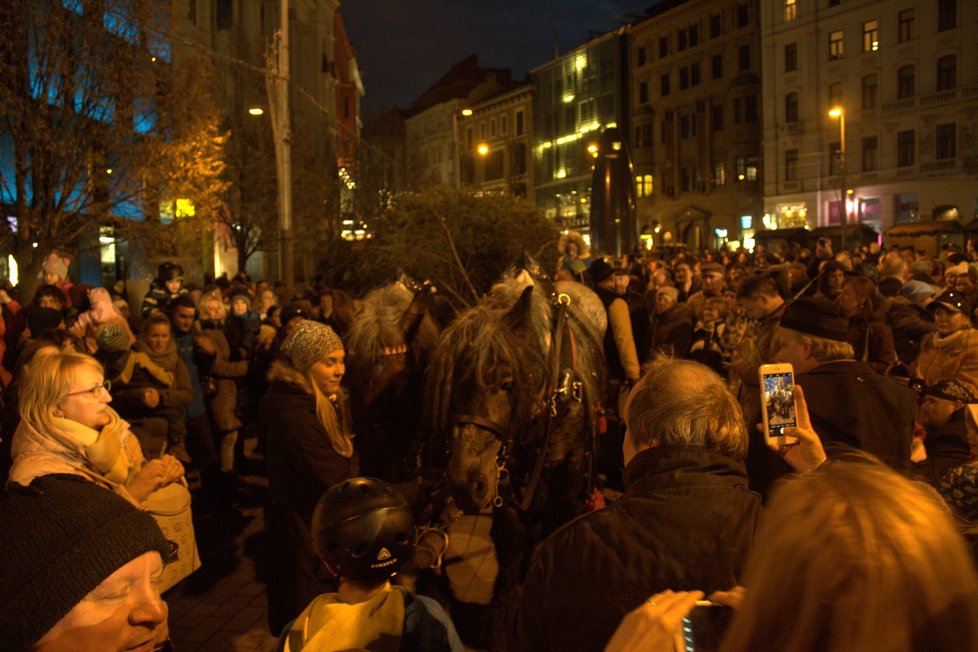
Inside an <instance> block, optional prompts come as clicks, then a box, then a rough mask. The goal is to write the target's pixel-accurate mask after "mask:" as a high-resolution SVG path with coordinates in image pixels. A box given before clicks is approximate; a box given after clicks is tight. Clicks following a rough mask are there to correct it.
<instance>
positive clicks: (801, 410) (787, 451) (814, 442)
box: [772, 385, 826, 473]
mask: <svg viewBox="0 0 978 652" xmlns="http://www.w3.org/2000/svg"><path fill="white" fill-rule="evenodd" d="M795 408H796V410H797V417H798V418H797V421H798V424H797V425H796V426H795V427H793V428H785V434H786V436H787V437H789V438H794V439H796V440H797V442H798V445H797V446H794V445H792V446H788V445H785V446H772V448H773V449H774V450H775V451H776V452H778V453H781V455H782V456H783V457H784V460H785V462H787V463H788V464H790V465H791V466H792V468H794V470H795V471H798V472H800V473H804V472H806V471H813V470H814V469H817V468H818V467H819V465H821V464H822V462H824V461H825V459H826V457H825V449H824V448H822V440H820V439H819V438H818V433H816V432H815V430H814V429H813V428H812V422H811V419H810V418H809V416H808V403H807V402H806V401H805V393H804V392H803V391H802V389H801V385H795Z"/></svg>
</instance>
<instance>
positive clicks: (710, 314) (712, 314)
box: [703, 306, 720, 321]
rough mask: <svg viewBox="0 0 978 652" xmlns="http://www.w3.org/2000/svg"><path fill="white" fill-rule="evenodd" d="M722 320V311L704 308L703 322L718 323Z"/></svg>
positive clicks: (714, 307)
mask: <svg viewBox="0 0 978 652" xmlns="http://www.w3.org/2000/svg"><path fill="white" fill-rule="evenodd" d="M718 319H720V311H719V310H717V309H716V306H703V321H717V320H718Z"/></svg>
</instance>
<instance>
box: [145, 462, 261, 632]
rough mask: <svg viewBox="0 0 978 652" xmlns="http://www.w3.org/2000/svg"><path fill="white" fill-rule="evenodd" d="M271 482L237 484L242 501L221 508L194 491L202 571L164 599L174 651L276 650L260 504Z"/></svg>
mask: <svg viewBox="0 0 978 652" xmlns="http://www.w3.org/2000/svg"><path fill="white" fill-rule="evenodd" d="M267 486H268V481H267V480H266V479H265V478H263V477H261V476H258V475H246V476H242V477H241V478H239V480H238V489H239V494H240V495H242V496H243V498H242V500H241V501H239V502H237V503H236V506H235V507H233V508H229V507H225V508H223V509H220V508H217V507H215V506H213V505H212V504H210V503H209V502H208V500H207V497H206V496H204V495H203V494H201V492H199V491H197V492H194V503H193V510H194V528H195V533H196V536H197V544H198V549H199V551H200V556H201V568H200V569H199V570H198V571H197V572H196V573H194V574H193V575H191V576H190V577H189V578H187V579H186V580H184V581H183V582H182V583H180V584H179V585H177V586H175V587H174V588H173V589H171V590H170V591H168V592H167V593H166V595H164V598H165V599H166V602H167V604H168V605H169V607H170V638H171V640H172V641H173V649H174V650H176V652H192V651H194V650H205V651H208V652H210V651H214V652H218V651H224V650H235V651H239V650H240V651H249V652H250V651H252V650H260V651H262V652H264V651H269V650H274V649H275V643H276V638H275V637H273V636H272V635H271V633H270V632H269V631H268V623H267V613H268V603H267V601H266V598H265V584H264V582H263V581H262V580H261V577H262V567H263V566H264V554H265V548H264V533H263V530H264V519H263V510H262V504H263V503H264V498H265V495H266V493H267Z"/></svg>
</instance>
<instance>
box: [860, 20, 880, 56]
mask: <svg viewBox="0 0 978 652" xmlns="http://www.w3.org/2000/svg"><path fill="white" fill-rule="evenodd" d="M879 49H880V27H879V21H876V20H867V21H866V22H865V23H863V52H876V51H877V50H879Z"/></svg>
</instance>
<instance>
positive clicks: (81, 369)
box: [0, 233, 978, 651]
mask: <svg viewBox="0 0 978 652" xmlns="http://www.w3.org/2000/svg"><path fill="white" fill-rule="evenodd" d="M559 247H560V258H559V260H558V268H557V270H556V274H555V278H556V279H557V280H566V281H575V282H581V283H585V284H588V285H589V286H590V287H591V288H592V289H593V290H594V292H595V294H596V295H597V297H598V298H599V299H600V301H601V303H602V304H603V305H604V307H605V310H606V313H607V329H606V333H605V339H604V343H603V344H604V355H605V360H606V363H607V371H608V378H609V383H608V393H607V396H606V397H605V400H604V401H603V403H604V407H605V410H606V420H607V428H606V430H605V432H604V434H603V435H602V438H601V441H600V442H599V444H600V452H599V458H600V459H599V464H598V468H599V470H600V471H601V473H602V482H603V483H604V485H605V487H606V489H607V490H608V491H607V497H608V499H609V505H608V506H607V507H606V508H604V509H599V510H597V511H593V512H590V513H587V514H583V515H582V516H581V517H579V518H578V519H576V520H574V521H572V522H570V523H568V524H566V525H564V526H563V527H561V528H559V529H558V530H557V531H556V532H554V533H553V534H551V535H550V536H549V537H548V538H547V539H545V540H544V541H543V542H541V543H540V544H539V545H538V546H537V548H536V551H535V553H534V555H533V556H532V559H531V561H530V563H529V568H528V570H527V571H526V578H525V584H524V587H523V591H522V601H521V603H520V605H519V606H518V608H517V609H515V610H514V611H515V613H516V617H515V620H514V622H513V623H512V624H511V631H509V632H507V634H506V636H505V638H506V639H508V640H510V641H511V647H512V648H513V649H517V650H534V651H537V650H551V649H552V650H570V649H573V650H603V649H606V648H607V649H608V650H613V651H619V650H638V649H642V650H647V649H652V650H672V649H674V646H677V645H680V643H679V642H677V640H676V639H675V636H674V635H675V633H676V631H677V630H681V627H680V623H681V622H682V621H683V618H687V617H691V616H690V612H691V611H692V610H694V609H696V608H697V607H695V604H696V600H697V599H701V598H703V597H704V596H707V595H709V596H710V600H711V601H712V602H714V603H717V604H728V605H731V606H733V607H736V615H735V616H734V618H733V620H732V623H731V625H730V627H729V629H728V630H727V633H726V638H725V640H724V643H723V648H722V649H725V650H772V651H773V650H784V649H796V650H806V649H811V650H847V649H865V648H866V647H868V646H869V645H870V644H874V645H877V646H879V647H881V649H886V650H929V649H944V650H974V649H978V579H976V576H975V571H974V559H975V550H976V549H978V547H976V546H974V542H975V541H978V535H976V532H978V530H976V529H975V526H974V525H973V523H974V522H975V521H976V520H978V465H976V464H973V463H972V460H973V459H974V458H975V453H976V452H978V419H976V417H978V411H975V410H974V409H973V408H974V407H978V406H976V404H978V335H976V328H975V327H976V326H978V319H976V317H978V314H976V309H978V282H976V281H978V254H976V252H975V251H974V249H973V248H972V247H971V246H970V244H969V247H968V248H967V249H966V251H963V252H961V251H956V250H954V249H953V248H951V249H946V250H944V251H942V252H941V253H940V255H930V256H928V255H925V254H924V253H923V252H920V251H916V250H914V249H912V248H906V249H891V250H889V251H886V250H882V249H880V248H879V247H878V246H876V245H875V244H869V245H864V246H860V247H859V248H858V249H857V250H854V251H841V252H838V253H835V252H833V250H832V247H831V243H830V242H829V241H827V240H823V241H819V243H818V245H817V246H816V247H815V250H814V251H809V250H807V249H803V248H800V247H788V246H785V247H782V248H780V249H779V250H778V251H770V252H769V251H764V250H763V247H758V250H755V251H754V252H753V253H752V254H748V253H747V252H743V251H737V252H734V251H728V250H723V251H718V252H715V251H704V252H701V253H696V252H691V251H688V250H676V251H673V250H668V251H653V252H651V253H646V254H645V255H643V256H636V257H626V258H625V259H622V260H611V259H608V258H603V257H594V258H592V257H591V256H590V255H589V252H588V247H587V241H586V239H585V238H583V237H581V236H580V235H579V234H576V233H569V234H566V235H565V237H564V238H563V239H562V240H561V242H560V244H559ZM69 265H70V261H69V260H68V259H67V258H65V257H64V256H63V255H61V254H58V253H55V254H52V255H51V256H50V257H49V258H48V259H46V260H45V265H44V272H43V278H42V279H41V281H42V283H41V284H40V286H39V287H38V289H37V290H36V291H35V292H34V295H33V297H31V298H30V300H29V301H24V299H26V298H25V297H19V296H18V292H17V289H16V288H12V287H9V285H8V286H7V287H5V288H2V289H0V304H2V317H3V319H2V320H0V327H2V328H3V330H4V332H3V334H2V343H3V347H4V351H3V357H2V367H0V382H2V383H3V385H4V390H3V399H4V400H3V406H2V411H0V439H2V447H0V452H2V455H0V463H2V468H3V472H4V474H5V477H6V478H7V486H8V490H7V494H6V496H5V497H4V498H3V501H2V504H0V524H2V527H0V538H2V539H3V540H2V541H0V546H2V547H3V549H4V550H5V551H8V552H10V553H11V554H10V555H8V557H7V558H6V559H4V562H3V565H2V566H0V594H2V597H3V599H4V605H5V606H6V607H7V608H6V609H5V611H6V613H5V614H4V616H3V620H0V630H2V631H0V637H3V638H4V640H9V641H15V649H23V650H28V649H68V648H66V647H58V646H59V645H63V644H64V641H65V640H68V639H70V637H71V635H72V634H71V632H72V631H74V630H75V629H76V628H78V627H82V626H83V624H84V623H85V622H86V621H85V618H86V617H88V616H87V615H86V614H87V612H86V610H91V609H94V608H104V609H106V610H108V611H112V610H115V612H116V614H115V617H116V619H117V620H119V623H120V624H119V626H118V627H117V628H116V629H112V626H111V625H106V626H105V628H104V629H105V631H104V632H102V633H101V635H104V636H105V637H106V639H105V640H106V641H108V640H109V639H110V638H115V639H118V640H119V641H121V642H122V643H125V644H126V645H129V646H130V647H134V646H138V645H144V644H145V645H147V648H146V649H153V647H154V646H163V645H164V644H165V642H166V641H167V638H168V630H167V627H166V608H165V604H163V603H162V602H161V601H160V598H159V591H160V589H163V590H165V589H167V588H169V587H171V586H173V585H175V584H176V583H177V582H179V581H180V580H182V579H183V578H185V577H186V576H187V575H189V574H190V573H192V572H193V571H194V570H195V569H196V567H197V566H198V565H199V563H200V560H199V559H198V558H197V553H196V549H195V546H194V538H193V531H192V527H190V526H189V525H188V524H189V522H190V521H189V518H190V514H191V507H190V505H191V495H192V494H191V491H193V495H194V496H205V497H206V499H207V500H208V501H211V502H212V503H213V504H215V505H228V506H230V505H233V504H234V503H235V500H236V498H237V492H238V482H239V480H238V478H237V473H238V471H240V469H241V467H242V466H243V465H248V464H250V463H251V462H253V461H254V460H256V459H261V460H264V466H263V467H262V472H263V473H265V474H267V477H268V485H269V492H268V502H267V505H266V513H265V524H266V531H267V535H268V539H267V541H268V547H269V549H270V550H271V551H274V552H273V554H271V555H270V556H269V559H270V566H269V573H268V578H267V582H268V588H267V590H268V598H269V599H268V603H269V627H270V630H271V631H272V632H273V634H275V635H279V634H280V633H281V634H282V637H281V641H280V649H284V650H296V651H297V650H302V649H305V650H329V649H351V648H369V649H374V648H373V647H371V645H372V642H375V641H378V640H388V641H393V643H391V645H392V647H390V649H424V650H428V649H432V650H441V649H444V650H460V649H462V643H461V641H460V640H459V638H458V635H457V634H456V631H455V629H454V627H453V626H452V623H451V619H450V615H451V614H448V613H446V612H445V611H444V610H443V609H442V607H441V606H440V605H439V604H438V603H437V602H435V601H434V600H432V599H431V598H429V597H427V596H423V595H417V594H415V593H413V592H411V591H408V590H406V589H404V588H403V587H400V586H397V582H396V576H397V573H398V571H399V570H401V569H402V568H403V567H405V565H406V564H408V563H409V561H410V558H411V555H412V553H413V550H414V543H415V542H414V522H413V517H412V514H411V507H410V505H409V504H408V503H407V501H406V499H405V496H403V495H401V494H400V493H399V491H398V489H397V487H396V486H395V485H394V484H393V483H397V482H400V481H401V480H402V479H403V478H402V477H400V476H399V477H389V478H376V479H373V478H360V477H358V476H359V472H360V471H359V459H358V457H359V456H358V452H359V451H360V450H361V447H362V444H361V442H360V441H359V440H358V438H357V437H356V436H355V434H354V433H356V432H357V424H356V423H355V422H354V420H353V417H352V416H351V408H350V396H349V389H350V388H349V387H348V386H347V383H346V382H345V381H344V374H345V364H346V352H347V348H348V344H349V343H348V342H347V341H346V338H347V335H348V333H349V332H350V328H351V325H352V324H353V322H354V320H355V319H356V316H357V311H358V306H359V301H358V299H357V298H355V297H352V296H350V295H349V294H347V293H346V292H344V291H342V290H339V289H336V288H330V287H316V288H314V289H313V290H310V291H309V292H307V293H305V294H304V295H297V296H291V297H290V296H284V287H283V286H281V285H280V284H274V285H273V284H270V283H268V282H265V281H259V282H252V281H251V280H250V279H249V278H248V277H247V275H245V274H239V275H237V276H236V277H235V278H234V279H227V278H221V279H210V282H205V283H202V284H201V285H194V284H192V283H188V282H187V279H185V278H184V272H183V269H182V268H181V267H180V265H178V264H175V263H164V264H162V265H160V266H159V269H158V270H157V275H156V278H155V279H154V280H153V282H152V284H151V286H150V289H149V292H148V293H147V294H146V296H145V298H144V299H143V300H142V302H141V304H139V306H138V309H132V308H131V307H130V304H129V301H128V298H127V296H126V293H125V287H124V284H118V285H116V286H113V287H111V288H99V287H87V286H84V285H82V284H73V283H72V282H71V281H70V280H69V278H68V267H69ZM775 362H782V363H790V364H791V365H792V366H793V369H794V374H795V378H794V380H795V390H794V392H795V394H794V399H795V401H796V404H797V421H798V424H797V427H794V428H788V429H787V430H786V432H785V434H790V435H793V436H796V437H797V438H798V440H799V443H798V444H795V445H792V446H788V447H781V448H775V449H772V448H770V447H769V446H768V445H767V443H766V442H765V438H764V434H763V433H762V432H761V431H760V430H759V429H758V428H757V424H759V423H761V421H762V419H761V413H760V411H761V409H762V402H761V389H760V386H759V377H758V368H759V366H760V365H762V364H771V363H775ZM418 409H419V410H420V409H421V406H419V407H418ZM399 471H401V472H403V469H399ZM113 494H114V496H113ZM195 499H196V498H195ZM79 503H84V505H85V509H90V510H92V513H91V514H90V515H89V516H88V517H86V519H82V518H80V516H79V514H82V513H84V512H78V513H75V512H73V511H72V504H75V505H76V506H77V504H79ZM28 518H30V519H31V521H30V523H33V522H34V521H35V520H36V519H42V520H44V521H45V525H44V527H38V528H35V527H34V526H33V525H31V526H30V527H27V526H26V524H27V523H28V521H27V520H26V519H28ZM61 521H63V525H59V523H60V522H61ZM117 524H118V527H116V525H117ZM188 528H189V532H188ZM55 532H58V533H60V534H56V533H55ZM188 534H189V538H188ZM50 538H54V539H59V541H56V542H55V541H47V540H48V539H50ZM969 545H970V547H969ZM35 548H36V549H38V550H40V551H41V552H40V553H39V554H40V555H41V557H39V559H41V558H42V557H43V558H44V559H50V561H44V560H43V559H41V561H39V562H36V563H35V564H34V565H29V566H30V569H32V570H31V572H27V571H26V570H25V567H27V566H28V565H25V564H24V563H23V560H24V559H27V558H28V556H29V555H30V553H31V551H32V550H33V549H35ZM100 551H104V552H100ZM44 555H50V557H49V558H48V557H44ZM18 560H20V561H18ZM41 563H43V564H46V565H48V566H49V567H51V568H56V569H57V568H61V566H59V565H58V564H62V565H66V566H65V567H66V568H72V569H74V570H77V567H79V566H80V567H82V568H83V569H85V572H82V571H78V572H77V573H76V574H77V575H81V576H82V577H79V578H78V580H77V581H75V580H74V579H72V581H71V582H65V583H66V584H71V586H70V587H68V588H67V589H64V590H61V589H59V588H57V587H55V586H53V584H57V583H58V582H57V581H55V580H54V579H51V578H49V577H47V575H45V574H44V573H40V572H39V571H37V570H36V569H35V566H36V565H37V564H41ZM74 570H73V571H71V572H74ZM59 572H60V571H59ZM64 572H65V573H68V574H71V572H69V571H64ZM392 578H395V581H394V582H393V583H392ZM55 579H61V578H60V577H59V578H55ZM120 586H124V587H125V588H123V589H119V588H118V587H120ZM743 587H746V589H744V588H743ZM54 594H57V596H58V599H57V600H53V599H49V595H54ZM118 595H125V596H126V598H125V599H124V600H122V599H119V598H117V596H118ZM123 602H125V603H126V604H125V605H123V604H122V603H123ZM41 603H44V604H45V605H46V606H45V608H43V609H42V608H40V607H39V606H38V605H40V604H41ZM93 605H94V606H93ZM79 610H81V613H79ZM126 610H128V611H126ZM28 613H34V614H35V615H36V617H33V618H28V617H27V614H28ZM855 613H859V614H861V616H860V617H858V618H855V617H854V616H853V614H855ZM120 614H121V615H120ZM134 614H135V615H134ZM106 622H108V621H106ZM79 623H81V624H79ZM582 623H586V626H584V625H582ZM110 630H111V631H110ZM8 632H9V634H10V635H9V637H8V636H7V634H8ZM91 634H92V635H93V636H96V635H100V634H99V632H94V633H91ZM402 642H403V644H404V645H406V646H407V647H403V646H401V647H400V648H399V647H398V646H399V645H401V643H402ZM687 643H688V641H687ZM412 646H413V647H412ZM110 647H111V646H109V645H107V644H106V645H104V646H101V647H100V646H90V647H88V648H77V649H110ZM12 649H14V648H12ZM112 649H115V648H112ZM120 649H129V648H127V647H121V648H120ZM161 649H162V648H161ZM377 649H380V648H377ZM384 649H387V648H384ZM675 649H684V648H682V647H679V648H675Z"/></svg>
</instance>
